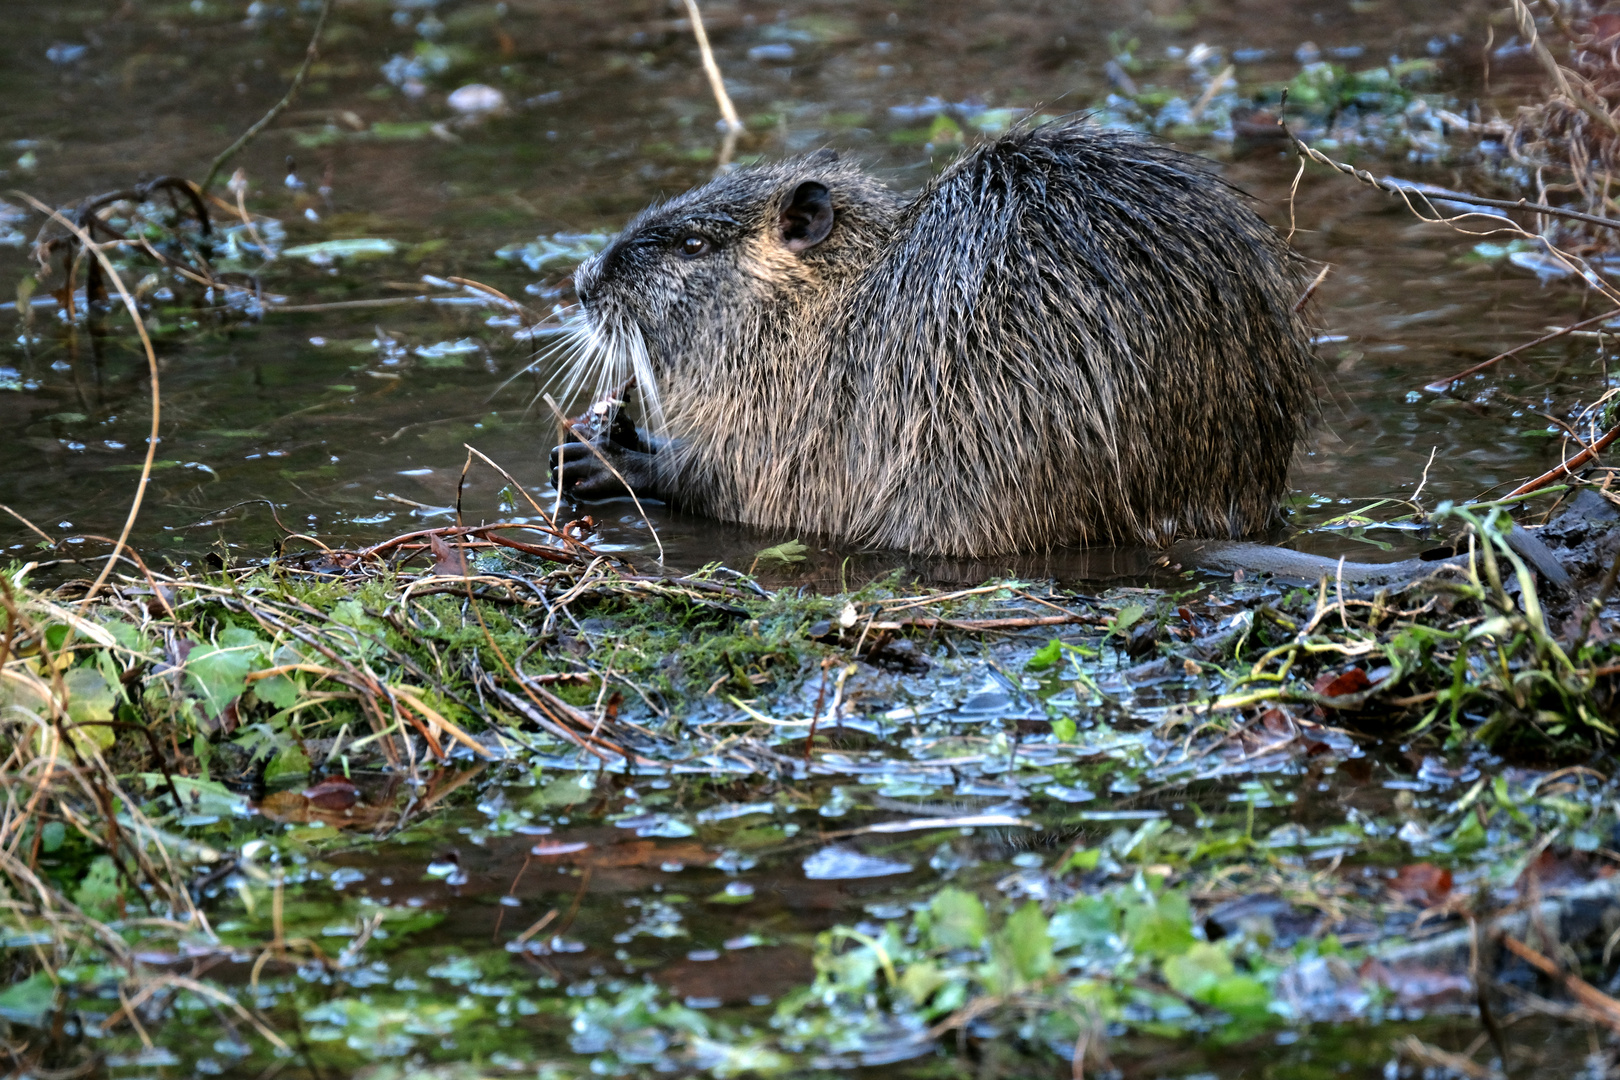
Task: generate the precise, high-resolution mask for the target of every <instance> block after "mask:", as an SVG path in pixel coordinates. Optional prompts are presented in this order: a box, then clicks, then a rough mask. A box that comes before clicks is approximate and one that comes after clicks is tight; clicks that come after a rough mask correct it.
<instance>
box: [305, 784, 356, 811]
mask: <svg viewBox="0 0 1620 1080" xmlns="http://www.w3.org/2000/svg"><path fill="white" fill-rule="evenodd" d="M303 795H304V798H306V799H308V800H309V802H310V805H311V806H314V807H316V808H318V809H321V810H347V809H348V808H349V807H351V806H353V805H354V804H355V803H357V802H359V801H360V789H359V788H357V787H355V786H354V784H353V783H351V782H350V781H348V780H345V779H344V778H343V777H341V776H329V777H327V778H326V779H325V780H322V781H321V782H320V783H318V784H315V785H313V786H311V787H307V788H305V789H304V791H303Z"/></svg>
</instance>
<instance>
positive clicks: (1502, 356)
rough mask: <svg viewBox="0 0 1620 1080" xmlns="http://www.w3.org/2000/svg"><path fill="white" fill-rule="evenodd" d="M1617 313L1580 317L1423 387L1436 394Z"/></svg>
mask: <svg viewBox="0 0 1620 1080" xmlns="http://www.w3.org/2000/svg"><path fill="white" fill-rule="evenodd" d="M1617 314H1620V312H1617V311H1605V312H1604V313H1603V314H1602V315H1594V316H1592V317H1591V318H1590V319H1582V320H1581V321H1580V322H1578V323H1571V324H1570V325H1568V326H1565V327H1562V328H1560V329H1558V330H1554V331H1552V332H1551V333H1548V334H1543V335H1542V336H1541V337H1538V338H1536V340H1534V341H1527V342H1525V343H1524V344H1523V345H1515V346H1514V347H1513V348H1511V349H1509V350H1508V351H1507V352H1502V353H1497V354H1496V355H1495V356H1493V357H1491V358H1490V359H1489V360H1485V361H1482V362H1481V363H1478V364H1475V365H1474V366H1473V367H1471V368H1467V369H1466V370H1463V371H1459V372H1457V374H1455V375H1449V376H1447V377H1446V378H1444V379H1436V380H1434V382H1432V383H1429V384H1428V385H1427V386H1425V387H1424V388H1423V389H1425V390H1428V391H1431V392H1433V393H1437V394H1438V393H1441V392H1442V391H1444V390H1446V389H1447V388H1449V387H1450V386H1451V384H1452V383H1454V382H1456V381H1457V380H1458V379H1466V378H1468V376H1470V375H1474V374H1477V373H1478V372H1481V371H1484V370H1485V369H1486V368H1488V367H1490V366H1491V365H1492V364H1494V363H1496V362H1497V361H1498V360H1506V359H1507V358H1508V357H1510V356H1517V355H1518V354H1519V353H1522V352H1524V350H1526V349H1533V348H1535V347H1536V346H1537V345H1545V344H1547V342H1549V341H1557V340H1558V339H1559V338H1561V337H1563V336H1564V335H1565V334H1571V333H1574V332H1575V331H1576V330H1580V329H1582V328H1584V327H1588V326H1591V325H1592V324H1593V323H1600V322H1602V321H1603V320H1605V319H1612V318H1614V317H1615V315H1617Z"/></svg>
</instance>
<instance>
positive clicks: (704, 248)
mask: <svg viewBox="0 0 1620 1080" xmlns="http://www.w3.org/2000/svg"><path fill="white" fill-rule="evenodd" d="M680 252H681V254H682V255H684V256H685V257H686V258H688V259H695V258H697V257H698V256H699V255H707V254H708V252H709V242H708V241H707V240H705V239H703V237H701V236H688V237H687V238H686V239H684V240H682V241H681V242H680Z"/></svg>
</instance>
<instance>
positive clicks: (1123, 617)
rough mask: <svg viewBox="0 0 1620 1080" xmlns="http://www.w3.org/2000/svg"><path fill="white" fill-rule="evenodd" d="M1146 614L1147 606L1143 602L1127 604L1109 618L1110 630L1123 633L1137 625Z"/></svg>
mask: <svg viewBox="0 0 1620 1080" xmlns="http://www.w3.org/2000/svg"><path fill="white" fill-rule="evenodd" d="M1146 614H1147V608H1145V607H1143V606H1142V605H1141V604H1126V605H1125V606H1124V607H1122V608H1120V609H1119V610H1118V611H1116V612H1115V613H1114V617H1113V618H1112V619H1110V620H1108V632H1109V633H1110V634H1123V633H1124V632H1125V631H1127V630H1129V629H1130V628H1131V627H1133V626H1135V625H1136V624H1137V622H1138V621H1140V620H1141V618H1142V616H1143V615H1146Z"/></svg>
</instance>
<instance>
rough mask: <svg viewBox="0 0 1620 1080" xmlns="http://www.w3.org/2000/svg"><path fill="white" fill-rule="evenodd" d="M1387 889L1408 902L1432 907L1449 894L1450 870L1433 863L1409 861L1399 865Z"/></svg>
mask: <svg viewBox="0 0 1620 1080" xmlns="http://www.w3.org/2000/svg"><path fill="white" fill-rule="evenodd" d="M1389 891H1390V892H1392V893H1394V894H1395V895H1396V896H1399V897H1400V898H1401V899H1402V900H1405V901H1407V902H1408V903H1412V904H1421V905H1422V906H1424V907H1434V906H1435V905H1436V904H1439V903H1442V902H1443V901H1444V900H1445V898H1446V897H1447V896H1449V895H1451V871H1450V870H1443V869H1441V868H1440V867H1438V866H1436V865H1434V864H1433V863H1426V862H1420V863H1411V864H1409V865H1407V866H1403V867H1401V869H1400V872H1399V873H1397V874H1396V875H1395V877H1394V879H1393V880H1391V881H1390V883H1389Z"/></svg>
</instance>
